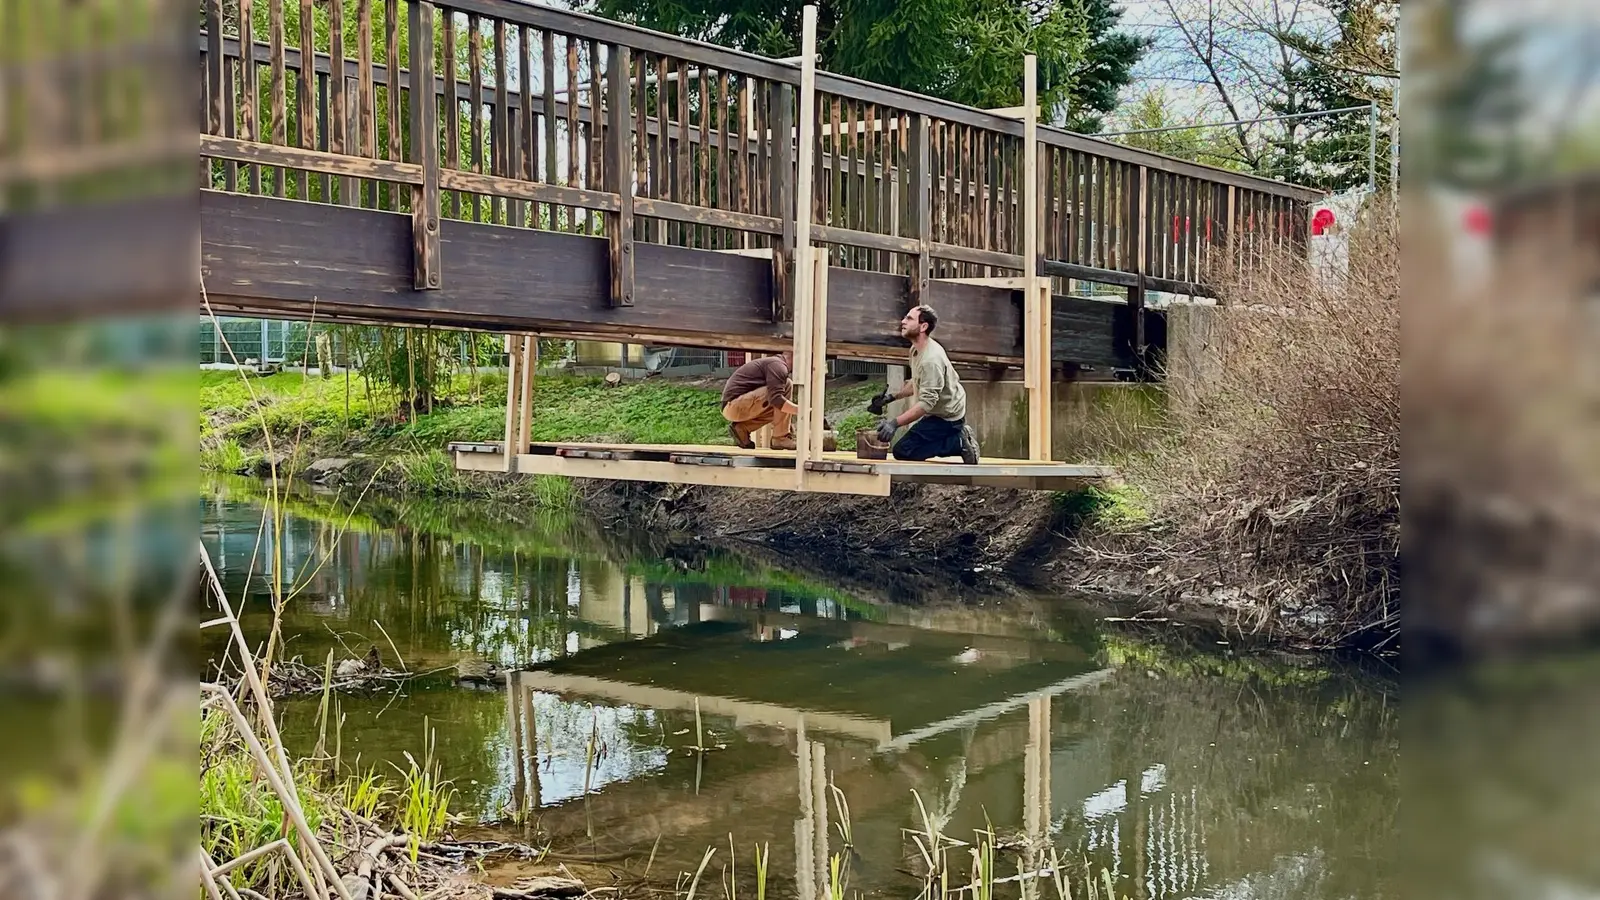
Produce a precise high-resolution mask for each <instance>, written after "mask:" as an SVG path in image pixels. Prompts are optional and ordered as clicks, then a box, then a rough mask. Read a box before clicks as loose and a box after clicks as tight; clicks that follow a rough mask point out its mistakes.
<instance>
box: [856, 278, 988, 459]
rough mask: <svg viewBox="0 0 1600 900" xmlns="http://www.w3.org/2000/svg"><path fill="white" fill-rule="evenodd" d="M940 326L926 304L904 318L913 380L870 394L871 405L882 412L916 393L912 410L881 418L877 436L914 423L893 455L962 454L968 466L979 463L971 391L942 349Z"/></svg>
mask: <svg viewBox="0 0 1600 900" xmlns="http://www.w3.org/2000/svg"><path fill="white" fill-rule="evenodd" d="M938 324H939V317H938V315H936V314H935V313H934V311H933V307H931V306H927V305H923V306H915V307H912V308H911V311H910V312H908V313H906V315H905V318H903V319H901V320H900V336H901V337H903V338H905V339H906V340H908V341H910V342H911V380H909V381H907V382H906V383H905V384H902V385H901V386H900V389H899V390H898V391H896V392H894V393H890V392H889V391H884V392H883V393H881V394H879V395H878V396H876V397H874V398H872V402H871V403H870V404H868V406H867V408H868V409H870V410H871V411H872V412H874V413H877V414H882V413H883V410H884V407H886V406H888V405H889V404H890V403H891V402H893V401H895V400H901V399H904V398H906V397H911V396H915V397H916V400H915V402H913V403H912V404H911V408H910V409H908V410H906V411H905V412H903V413H901V414H900V415H898V416H884V417H883V419H882V420H880V421H879V422H878V440H880V441H883V442H884V443H888V442H889V441H890V440H892V439H893V438H894V432H895V429H897V428H900V427H902V426H905V425H910V426H911V430H909V431H907V432H906V433H905V434H904V435H902V436H901V438H900V443H898V444H895V445H894V458H895V459H905V460H922V459H932V458H934V457H935V456H957V455H959V456H960V457H961V461H962V462H964V463H966V464H967V465H969V466H970V465H974V464H976V463H977V462H978V436H977V435H976V434H974V433H973V431H972V429H971V428H969V427H968V426H967V391H966V389H965V388H963V387H962V386H961V379H960V377H958V376H957V375H956V370H955V367H954V366H952V365H950V357H948V356H946V355H945V352H944V347H942V346H940V344H939V342H938V341H936V340H934V339H933V329H934V327H935V326H936V325H938Z"/></svg>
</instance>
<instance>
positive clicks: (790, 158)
mask: <svg viewBox="0 0 1600 900" xmlns="http://www.w3.org/2000/svg"><path fill="white" fill-rule="evenodd" d="M768 96H769V97H770V99H771V105H772V141H773V144H772V183H771V184H770V185H768V189H769V190H770V191H771V209H772V211H773V213H774V214H775V215H777V216H778V218H779V219H781V220H782V221H783V234H781V235H779V237H778V240H777V241H776V242H775V243H774V246H773V248H772V320H773V321H774V322H787V321H791V320H793V318H794V281H795V278H794V273H795V269H794V267H795V252H794V250H795V232H796V227H795V220H796V210H795V190H794V179H795V160H794V147H793V145H792V144H791V143H790V141H789V133H790V132H791V131H793V130H794V104H793V101H792V98H791V97H790V93H789V86H788V85H786V84H781V83H778V82H773V83H772V85H771V93H770V94H769V95H768ZM802 197H804V195H802ZM802 202H805V203H807V204H809V202H810V199H809V198H808V197H806V198H804V199H803V201H802Z"/></svg>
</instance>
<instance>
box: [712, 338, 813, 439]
mask: <svg viewBox="0 0 1600 900" xmlns="http://www.w3.org/2000/svg"><path fill="white" fill-rule="evenodd" d="M793 362H794V354H793V353H792V352H790V351H788V350H785V351H783V353H781V354H779V355H777V356H763V357H761V358H760V359H752V360H750V361H749V362H747V363H745V364H744V365H742V366H740V367H739V368H737V369H735V370H734V372H733V374H732V375H731V376H729V377H728V383H727V384H726V385H723V388H722V417H723V418H724V419H727V420H728V434H730V435H732V436H733V442H734V443H735V444H738V445H739V446H740V447H743V448H744V449H746V450H749V449H751V448H752V447H754V446H755V443H754V442H753V441H751V440H750V435H752V434H754V433H755V432H756V430H757V429H759V428H760V427H761V426H763V425H766V424H768V423H771V425H772V449H774V450H793V449H794V435H793V434H791V433H790V429H789V426H790V423H791V422H792V421H793V419H794V416H795V414H796V413H798V412H799V411H800V407H798V406H796V405H795V404H794V401H792V400H790V399H789V367H790V366H791V365H793Z"/></svg>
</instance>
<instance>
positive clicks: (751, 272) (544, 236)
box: [200, 191, 1133, 367]
mask: <svg viewBox="0 0 1600 900" xmlns="http://www.w3.org/2000/svg"><path fill="white" fill-rule="evenodd" d="M411 225H412V223H411V221H410V217H409V216H405V215H398V214H395V213H390V212H384V211H378V210H365V209H357V208H351V207H344V206H332V205H326V204H316V203H302V202H298V201H290V200H280V199H276V198H271V197H257V196H247V195H242V194H228V193H223V192H217V191H202V192H201V196H200V228H201V237H202V241H201V254H202V260H201V265H202V271H203V274H204V276H205V283H206V288H207V291H208V292H209V295H210V297H211V299H212V302H213V304H214V305H215V306H218V307H221V308H225V309H228V310H230V311H234V312H239V313H245V314H265V315H274V316H292V317H296V318H313V317H317V318H347V319H351V320H360V321H368V322H390V323H394V324H419V325H420V324H433V325H438V326H448V327H461V328H476V329H485V330H501V329H503V330H512V331H534V332H538V333H540V334H542V335H549V336H552V337H554V336H564V335H572V336H578V335H582V336H584V337H605V338H610V339H614V340H623V341H643V340H649V341H651V342H662V343H679V344H683V345H686V346H700V347H722V348H729V349H782V348H783V347H784V346H785V345H787V343H788V342H789V341H790V340H791V325H790V324H789V323H777V324H775V323H773V322H772V299H771V298H772V291H773V286H772V267H771V263H770V262H769V261H768V260H765V259H760V258H757V257H749V256H743V255H739V254H731V253H717V252H713V251H709V250H697V249H691V248H685V247H672V246H665V245H661V244H648V243H642V242H641V243H635V244H634V245H633V246H634V266H635V273H634V277H635V284H634V305H633V306H631V307H614V306H612V305H611V271H610V270H611V259H610V251H611V248H610V246H609V244H608V241H607V239H605V238H600V237H590V236H584V235H573V234H561V233H557V232H549V231H535V230H530V229H526V228H507V227H503V226H495V225H484V224H476V223H472V222H462V221H457V220H453V219H445V220H443V221H442V222H441V234H440V244H441V253H442V256H443V257H444V258H445V259H447V260H449V269H450V275H449V277H447V278H445V279H444V283H443V284H442V285H441V287H440V288H438V289H437V290H430V291H418V290H416V289H415V287H414V283H413V279H412V228H411ZM909 288H910V285H909V283H908V280H907V279H906V278H905V277H904V276H899V275H888V274H883V273H877V272H863V271H857V270H852V269H835V270H834V271H833V272H832V274H831V275H830V277H829V295H830V296H829V302H828V340H829V352H830V353H837V354H839V355H841V356H845V357H849V358H861V359H877V360H893V361H899V360H902V359H903V358H904V354H905V345H904V343H903V342H902V341H901V340H900V339H899V338H898V337H897V336H896V335H895V332H894V327H895V323H897V322H898V321H899V319H900V317H901V315H902V314H903V313H904V310H905V308H906V306H907V304H908V303H909V302H910V301H909V295H910V294H909ZM924 299H925V301H926V302H929V303H931V304H932V305H933V306H934V307H935V308H936V309H938V310H939V311H940V314H941V315H940V321H939V331H938V337H939V339H940V340H941V342H943V343H944V345H945V347H946V349H947V350H948V351H949V352H950V355H951V357H952V358H954V359H956V360H958V361H964V362H973V363H1000V364H1005V365H1020V364H1021V336H1022V314H1021V304H1020V296H1019V294H1018V293H1017V292H1016V291H1012V290H1007V289H1003V288H995V287H987V286H982V285H968V284H951V283H945V282H938V281H934V282H930V284H929V287H928V294H927V296H926V297H925V298H924ZM1130 316H1131V311H1130V310H1129V309H1128V308H1127V307H1126V306H1124V305H1121V304H1115V303H1102V302H1098V301H1092V300H1084V299H1080V298H1071V297H1058V298H1056V302H1055V317H1054V328H1053V331H1054V335H1055V338H1054V347H1055V353H1054V355H1055V357H1056V359H1057V360H1058V361H1070V362H1078V363H1083V364H1087V365H1095V366H1118V367H1126V366H1131V365H1132V362H1133V360H1132V358H1131V355H1130V354H1129V353H1128V348H1129V347H1130V346H1131V343H1132V342H1131V341H1130V340H1129V339H1128V335H1130V334H1131V333H1132V319H1131V318H1130Z"/></svg>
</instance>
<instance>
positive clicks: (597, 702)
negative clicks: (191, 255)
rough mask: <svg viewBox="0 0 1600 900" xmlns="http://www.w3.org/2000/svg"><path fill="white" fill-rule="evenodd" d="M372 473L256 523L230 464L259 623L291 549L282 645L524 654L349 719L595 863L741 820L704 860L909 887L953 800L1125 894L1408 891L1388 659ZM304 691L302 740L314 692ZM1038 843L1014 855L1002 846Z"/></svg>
mask: <svg viewBox="0 0 1600 900" xmlns="http://www.w3.org/2000/svg"><path fill="white" fill-rule="evenodd" d="M350 505H351V504H350V498H349V497H348V496H337V495H326V494H307V493H301V494H299V495H297V496H295V497H293V498H291V499H290V500H289V501H287V503H286V504H285V508H286V509H287V510H288V514H287V515H286V517H285V518H284V520H283V522H282V527H281V529H274V528H267V529H263V527H262V523H263V506H262V501H261V498H260V496H259V494H258V492H257V489H256V488H254V487H252V486H251V485H249V484H248V483H242V482H218V483H215V484H213V485H211V486H209V487H208V488H207V490H206V491H205V493H204V494H203V496H202V515H203V523H204V540H205V542H206V544H207V546H208V548H209V549H210V551H211V553H212V555H213V558H214V559H216V560H217V561H218V566H219V569H220V571H221V573H222V575H223V579H224V582H225V584H226V586H227V588H228V590H229V593H230V596H234V597H238V596H241V595H245V596H248V598H249V599H248V600H247V602H246V605H245V608H244V614H243V620H244V623H245V626H246V629H247V631H248V632H250V633H251V634H252V635H254V636H256V637H260V636H263V635H265V634H266V632H267V631H268V630H269V627H270V620H271V608H270V602H269V599H268V598H269V596H270V595H269V594H268V593H267V585H268V580H269V579H270V578H271V577H273V576H272V570H273V569H274V568H276V569H277V576H278V577H280V578H281V579H282V580H283V581H284V582H286V583H292V584H293V585H295V587H294V591H295V593H294V596H293V598H292V599H291V600H290V602H289V603H288V604H287V607H286V610H285V614H284V620H283V624H284V628H283V633H284V636H285V640H286V642H287V646H288V652H289V654H290V655H291V656H293V655H300V656H302V657H303V658H304V659H306V660H307V661H314V662H317V663H319V664H320V662H321V661H322V660H323V659H324V658H325V657H326V656H327V654H328V653H329V652H330V650H331V651H333V652H334V653H335V654H336V656H338V657H341V658H342V657H345V656H359V655H362V654H364V653H366V652H367V651H368V649H369V648H370V647H377V648H378V650H379V653H380V654H381V655H382V656H383V657H384V658H385V661H386V662H387V663H388V664H390V665H394V664H396V661H395V657H396V655H397V654H398V656H399V657H400V658H401V659H402V660H403V661H404V664H405V665H406V666H407V667H408V668H410V669H412V670H414V671H431V670H442V669H446V668H448V667H450V666H452V665H453V664H455V663H456V662H458V661H460V660H463V659H472V660H484V661H489V662H492V663H494V664H495V665H497V666H498V667H500V668H502V669H504V670H506V671H510V672H512V673H513V674H512V676H511V677H510V678H509V679H504V680H500V681H497V682H496V683H495V684H493V685H491V686H489V687H486V688H479V689H475V688H472V687H468V686H463V685H460V684H458V683H456V681H455V680H454V678H453V677H452V676H451V675H450V674H449V673H448V672H442V673H441V674H439V675H437V676H435V677H433V678H430V679H423V680H420V681H417V682H414V683H412V685H411V686H410V687H408V688H407V690H405V691H404V692H403V694H401V695H400V696H395V695H394V694H392V693H384V694H375V695H373V696H361V695H346V696H343V697H341V698H340V702H339V710H338V713H339V716H340V717H342V720H343V725H342V727H341V728H339V729H338V730H337V733H336V734H332V735H330V736H329V738H328V740H329V742H330V744H332V745H336V747H337V749H338V752H339V753H340V756H341V759H342V760H343V761H344V763H345V764H346V765H350V766H353V767H356V768H365V767H368V766H372V765H379V766H382V767H385V768H387V765H388V763H390V762H396V763H398V764H401V765H404V757H403V752H404V751H411V752H412V753H414V754H420V752H421V750H422V749H423V747H424V735H425V733H427V732H429V731H431V733H432V735H433V740H434V746H433V753H434V756H435V758H436V759H437V760H439V762H440V764H441V766H442V768H443V770H444V774H445V776H446V777H448V778H451V779H453V780H454V783H455V786H456V788H457V789H458V791H459V792H460V793H459V797H458V800H457V808H458V809H459V810H460V811H461V812H463V813H465V814H467V815H468V816H469V817H470V818H471V819H472V820H473V821H474V822H476V823H479V826H478V827H479V828H480V829H481V830H483V831H486V832H488V833H497V834H505V835H508V836H516V837H517V838H519V839H529V840H532V841H535V842H538V843H541V844H543V843H548V844H549V845H550V846H551V847H552V848H553V850H554V851H556V852H557V853H559V854H561V855H563V857H564V858H570V859H573V860H584V861H587V865H588V868H587V869H586V870H585V871H586V872H588V873H594V872H601V873H607V872H609V873H611V875H612V876H613V877H615V878H616V879H618V881H619V883H629V880H630V879H636V878H637V877H638V876H639V875H640V874H641V873H643V872H645V870H646V869H647V868H648V869H649V871H650V876H651V878H652V879H653V880H656V881H658V882H662V883H664V884H666V885H668V886H670V885H671V883H672V881H673V875H674V873H682V872H692V871H693V870H694V868H695V867H696V865H697V864H698V863H699V861H700V859H701V857H702V854H703V853H704V852H705V850H706V848H707V847H719V848H721V849H720V850H719V853H718V855H717V856H716V857H715V858H714V859H713V863H712V865H711V867H710V869H709V870H708V872H709V873H710V874H708V875H707V878H708V879H712V881H713V882H714V881H715V880H716V878H717V877H718V876H717V873H718V872H720V870H721V868H722V866H723V865H725V864H726V862H727V856H728V850H727V847H728V843H729V839H730V835H731V837H732V840H733V841H734V843H735V844H736V845H737V848H738V851H737V852H738V862H739V880H740V882H741V883H742V884H747V883H748V878H749V875H750V870H751V868H752V866H751V857H752V853H753V848H754V847H755V846H756V845H757V844H761V845H765V846H767V847H768V848H769V850H770V854H771V869H772V876H771V888H770V890H771V891H772V892H773V896H792V895H794V893H795V892H796V891H800V892H806V893H809V892H810V891H812V890H813V889H814V887H815V886H816V885H817V884H818V883H819V879H822V880H825V879H826V878H827V872H828V862H829V860H830V858H832V857H834V856H836V855H837V856H838V857H839V858H840V860H841V861H844V862H848V872H849V890H850V891H851V892H852V893H853V892H857V891H859V892H861V893H862V894H863V895H864V896H868V897H906V896H913V895H915V893H916V886H917V882H916V881H915V879H914V878H913V877H912V876H911V875H910V874H908V873H909V872H910V871H912V870H915V869H916V868H917V862H916V860H915V859H914V858H913V857H914V856H915V851H914V850H913V845H912V844H911V842H910V840H909V839H908V836H907V830H908V829H916V830H922V829H925V828H926V826H927V823H928V822H929V821H930V820H931V821H932V822H933V823H934V825H935V826H936V827H937V828H938V829H940V830H941V831H942V832H943V833H944V834H945V835H947V836H949V837H951V838H954V839H958V840H962V841H967V842H971V841H973V840H974V837H975V834H976V832H977V831H979V830H986V831H988V830H992V831H993V832H994V833H996V834H998V835H1000V836H1001V837H1002V838H1003V839H1006V840H1007V841H1008V842H1009V841H1012V840H1015V841H1016V842H1017V843H1019V844H1021V843H1026V842H1027V841H1026V839H1028V838H1031V839H1032V846H1034V847H1036V848H1044V847H1053V848H1055V849H1056V851H1057V852H1058V853H1059V854H1061V855H1062V856H1063V857H1066V858H1069V859H1070V860H1073V861H1075V864H1076V865H1079V866H1080V867H1081V866H1083V865H1085V864H1086V865H1087V867H1088V868H1089V869H1091V870H1093V871H1095V872H1099V871H1100V870H1101V869H1105V870H1107V871H1108V872H1109V873H1110V874H1111V877H1112V878H1113V880H1114V881H1115V882H1116V884H1117V888H1118V891H1119V892H1120V893H1122V894H1125V895H1127V896H1129V897H1134V898H1169V897H1170V898H1183V897H1215V898H1223V897H1229V898H1235V897H1237V898H1247V897H1248V898H1378V897H1393V896H1398V895H1399V892H1398V888H1397V887H1396V880H1395V869H1396V866H1397V857H1398V850H1397V848H1396V846H1395V840H1394V835H1395V828H1396V817H1397V815H1398V789H1397V774H1396V770H1397V765H1396V756H1397V749H1398V728H1397V722H1398V711H1397V707H1396V702H1395V698H1394V693H1393V690H1392V688H1391V686H1390V685H1388V684H1387V683H1386V682H1383V681H1379V680H1375V679H1373V678H1370V677H1365V676H1362V675H1360V674H1357V673H1355V672H1351V671H1343V670H1338V669H1333V668H1308V667H1305V666H1303V665H1294V664H1289V663H1287V662H1285V663H1281V664H1274V663H1265V662H1261V661H1259V660H1244V659H1239V658H1233V657H1230V656H1227V655H1219V654H1214V653H1198V652H1193V651H1185V652H1176V651H1173V650H1171V649H1158V648H1156V647H1154V646H1153V645H1149V644H1145V643H1139V642H1135V641H1131V640H1128V639H1126V638H1119V637H1117V636H1115V635H1112V634H1108V633H1106V632H1104V631H1102V630H1101V629H1100V627H1099V626H1098V625H1097V622H1096V620H1095V619H1094V618H1093V617H1092V616H1090V615H1088V614H1087V613H1085V612H1081V611H1075V610H1074V608H1073V607H1072V606H1071V605H1069V604H1066V603H1064V602H1060V601H1054V602H1052V601H1045V600H1040V601H1034V602H1018V601H1007V602H1000V601H996V602H992V603H986V604H983V605H981V606H967V607H949V606H929V607H919V608H911V607H906V606H891V605H887V604H884V603H881V602H878V600H877V598H875V597H873V596H870V595H862V594H860V593H856V592H852V591H848V590H844V589H841V588H839V587H836V586H831V585H828V584H825V583H818V582H816V581H815V580H812V579H808V578H803V577H799V576H796V575H794V574H791V573H787V572H784V571H780V570H774V569H771V568H768V567H765V566H762V565H759V564H756V563H752V562H750V561H748V560H745V559H742V558H740V557H736V556H729V555H726V554H718V553H711V552H707V551H705V550H704V548H701V547H697V546H696V545H695V544H693V543H692V542H687V541H683V540H677V541H665V540H663V539H661V538H659V537H647V536H646V537H641V536H635V535H626V534H620V533H617V532H614V531H608V530H606V529H605V528H603V527H601V526H599V525H596V524H593V523H587V522H583V521H565V520H563V521H547V522H541V521H538V520H537V519H531V518H529V519H527V520H523V519H519V518H518V517H516V516H513V515H508V514H504V513H501V514H495V513H493V512H492V511H487V510H483V509H473V508H464V509H463V508H451V507H449V506H447V505H440V504H436V503H416V504H395V503H390V502H382V501H376V500H372V499H370V498H369V499H368V500H366V501H363V502H362V504H361V507H360V509H359V510H357V511H355V512H354V513H352V512H351V509H350ZM380 625H381V628H380ZM202 652H204V653H206V654H207V655H208V656H210V657H216V656H217V655H219V654H220V653H221V652H222V647H221V645H220V643H219V642H218V641H217V640H215V639H213V638H211V637H210V636H209V635H208V637H207V639H206V641H205V642H204V643H203V648H202ZM282 707H283V715H284V717H285V722H286V730H287V732H288V734H289V735H290V739H291V740H292V741H294V742H295V743H296V744H297V747H296V749H298V750H301V751H309V750H310V748H311V747H312V746H313V745H314V744H315V741H316V740H317V728H316V721H315V719H316V701H315V699H303V700H294V701H289V702H286V703H284V704H282ZM695 747H704V748H706V749H705V751H704V752H697V751H696V750H695V749H694V748H695ZM846 810H847V812H846ZM924 810H925V811H926V815H924ZM953 858H955V859H956V860H957V861H958V865H959V867H960V869H961V870H962V872H963V873H965V871H966V869H967V866H968V862H967V858H966V856H965V851H958V854H957V855H956V856H955V857H953ZM1040 858H1041V856H1038V855H1035V856H1030V857H1027V858H1024V857H1023V856H1022V855H1021V854H1019V853H1009V852H1008V853H1002V855H1001V861H1000V864H999V865H1000V867H1001V874H1014V873H1015V872H1016V871H1017V870H1018V868H1019V866H1022V867H1024V868H1027V867H1029V866H1030V864H1037V862H1038V861H1039V859H1040ZM574 864H575V865H576V864H577V863H576V862H575V863H574ZM588 877H591V878H593V877H594V876H593V875H592V874H590V875H589V876H588ZM720 892H721V888H716V889H714V890H713V891H712V892H711V895H713V896H720Z"/></svg>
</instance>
